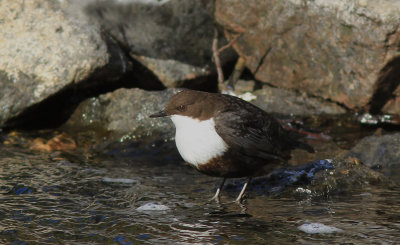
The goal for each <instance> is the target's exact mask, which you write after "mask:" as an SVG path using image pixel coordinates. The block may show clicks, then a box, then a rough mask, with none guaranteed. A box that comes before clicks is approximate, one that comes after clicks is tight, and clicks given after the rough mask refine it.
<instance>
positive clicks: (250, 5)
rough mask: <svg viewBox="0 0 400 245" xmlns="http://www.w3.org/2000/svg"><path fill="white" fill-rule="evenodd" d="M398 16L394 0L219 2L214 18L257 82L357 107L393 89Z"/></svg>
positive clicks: (396, 55) (397, 8)
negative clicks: (231, 40)
mask: <svg viewBox="0 0 400 245" xmlns="http://www.w3.org/2000/svg"><path fill="white" fill-rule="evenodd" d="M399 14H400V4H399V2H397V1H353V0H343V1H307V2H304V1H295V0H290V1H277V0H267V1H244V0H217V1H216V13H215V16H216V20H217V22H218V23H219V24H221V25H222V26H223V27H224V28H225V29H226V30H227V32H226V34H227V36H228V38H229V39H233V38H234V37H236V36H237V35H240V37H239V38H238V40H237V41H236V42H235V43H234V44H233V47H234V49H235V50H236V51H237V52H238V54H239V56H241V57H243V58H244V59H245V61H246V66H247V67H248V68H249V69H250V71H251V72H252V73H253V74H254V75H255V78H256V79H257V80H258V81H261V82H265V83H269V84H272V85H274V86H277V87H281V88H287V89H294V90H297V91H300V92H301V93H302V92H305V93H307V94H310V95H313V96H317V97H320V98H324V99H327V100H330V101H334V102H338V103H340V104H343V105H345V106H346V107H348V108H360V107H363V106H365V105H367V103H368V102H369V101H370V98H371V97H372V95H373V93H374V89H377V90H376V91H378V90H379V88H380V87H382V88H388V90H385V89H383V90H385V91H386V96H383V98H381V99H385V100H388V99H389V98H390V96H389V95H391V94H392V92H394V89H395V88H396V87H397V84H398V71H399V65H398V64H397V63H399V62H398V61H399V59H398V58H396V57H398V55H399V50H398V48H397V47H398V45H399V42H400V39H399V38H398V36H399V35H398V34H399V28H398V16H399ZM377 27H379V28H377ZM392 59H395V62H391V60H392ZM387 63H388V64H389V65H388V66H387V67H385V66H386V64H387ZM382 69H383V70H384V72H383V74H379V73H380V71H381V70H382ZM378 80H379V81H380V82H378V83H377V85H378V86H377V87H378V88H374V85H375V83H376V82H377V81H378ZM385 84H386V85H388V84H391V85H393V86H385ZM385 91H383V92H385ZM387 92H388V93H387ZM397 94H398V93H397ZM377 95H378V96H375V97H376V99H378V98H379V97H382V96H379V95H382V94H379V93H378V94H377Z"/></svg>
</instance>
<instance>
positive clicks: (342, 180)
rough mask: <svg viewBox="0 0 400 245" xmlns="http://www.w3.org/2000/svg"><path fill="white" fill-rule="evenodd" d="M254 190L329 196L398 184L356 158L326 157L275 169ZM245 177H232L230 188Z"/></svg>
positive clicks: (255, 183)
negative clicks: (236, 179)
mask: <svg viewBox="0 0 400 245" xmlns="http://www.w3.org/2000/svg"><path fill="white" fill-rule="evenodd" d="M251 183H252V184H251V185H250V186H249V189H250V190H253V191H255V192H256V193H258V194H260V195H280V196H293V195H295V196H296V195H298V196H304V195H305V196H307V195H310V196H313V197H316V196H320V197H328V196H332V195H340V194H342V193H350V192H352V191H355V190H359V191H361V190H364V189H366V188H370V187H371V186H380V187H383V188H387V187H389V186H394V185H393V182H392V181H391V180H390V179H389V178H388V177H387V176H385V175H384V174H382V173H380V172H377V171H375V170H372V169H371V168H369V167H368V166H365V165H363V164H361V163H360V162H357V161H353V160H352V159H350V158H349V159H341V158H337V159H326V160H318V161H313V162H310V163H306V164H299V165H297V166H293V167H285V168H280V169H277V170H274V171H273V172H272V173H270V174H269V175H267V176H265V177H258V178H255V179H254V180H252V182H251ZM242 186H243V181H231V182H230V183H229V184H228V185H227V189H228V190H231V191H234V192H238V191H240V190H241V188H242Z"/></svg>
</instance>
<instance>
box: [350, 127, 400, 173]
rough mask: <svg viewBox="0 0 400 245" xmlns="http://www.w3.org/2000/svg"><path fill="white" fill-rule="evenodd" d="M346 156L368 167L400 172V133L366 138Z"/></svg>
mask: <svg viewBox="0 0 400 245" xmlns="http://www.w3.org/2000/svg"><path fill="white" fill-rule="evenodd" d="M346 156H347V157H355V158H358V159H360V160H361V162H362V163H363V164H365V165H366V166H368V167H373V168H376V167H382V168H383V169H387V170H390V169H391V168H392V167H397V168H398V169H399V170H400V133H395V134H388V135H383V136H368V137H365V138H363V139H362V140H361V141H360V142H358V144H357V145H356V146H355V147H353V148H352V149H351V150H350V151H349V152H347V153H346Z"/></svg>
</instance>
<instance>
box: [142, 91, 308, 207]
mask: <svg viewBox="0 0 400 245" xmlns="http://www.w3.org/2000/svg"><path fill="white" fill-rule="evenodd" d="M165 116H169V117H170V118H171V120H172V122H173V123H174V124H175V128H176V132H175V143H176V146H177V148H178V151H179V153H180V155H181V156H182V158H183V159H184V160H185V161H186V162H187V163H188V164H189V165H191V166H192V167H194V168H195V169H197V170H198V171H200V172H201V173H204V174H207V175H210V176H215V177H222V178H223V180H222V183H221V185H220V186H219V188H218V189H217V192H216V193H215V195H214V197H213V198H212V199H211V200H213V199H214V200H216V201H219V196H220V193H221V189H222V187H223V185H224V183H225V180H226V178H241V177H247V181H246V183H245V184H244V186H243V188H242V190H241V192H240V194H239V196H238V197H237V199H236V201H237V202H240V201H241V200H242V198H243V195H244V193H245V191H246V188H247V185H248V184H249V182H250V181H251V178H252V177H254V176H257V175H260V174H262V173H263V170H264V168H265V167H271V166H276V164H277V163H279V162H286V161H287V160H288V159H289V158H290V155H289V154H290V150H292V149H295V148H300V149H304V150H307V151H308V152H314V150H313V148H312V147H311V146H309V145H307V144H305V143H302V142H300V141H297V140H296V139H295V137H293V136H292V134H290V133H289V132H288V131H286V130H285V129H283V128H282V126H281V125H280V124H279V122H278V121H277V120H276V119H275V118H273V117H272V116H271V115H269V114H267V113H266V112H265V111H263V110H262V109H260V108H258V107H257V106H255V105H253V104H250V103H249V102H246V101H244V100H242V99H240V98H237V97H234V96H231V95H225V94H216V93H207V92H200V91H194V90H183V91H181V92H179V93H177V94H176V95H174V96H173V97H172V98H171V100H170V101H169V103H168V105H167V106H166V107H165V109H164V110H162V111H160V112H158V113H155V114H152V115H150V117H152V118H153V117H165Z"/></svg>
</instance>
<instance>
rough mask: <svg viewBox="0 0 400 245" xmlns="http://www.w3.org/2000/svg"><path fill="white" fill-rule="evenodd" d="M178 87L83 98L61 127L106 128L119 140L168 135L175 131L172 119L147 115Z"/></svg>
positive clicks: (136, 90)
mask: <svg viewBox="0 0 400 245" xmlns="http://www.w3.org/2000/svg"><path fill="white" fill-rule="evenodd" d="M178 91H179V90H178V89H166V90H163V91H158V92H149V91H145V90H141V89H118V90H116V91H114V92H110V93H107V94H104V95H100V96H98V97H94V98H90V99H87V100H85V101H84V102H82V103H81V104H80V105H79V106H78V108H77V109H76V110H75V112H74V113H73V115H72V116H71V118H70V119H69V120H68V121H67V122H66V124H65V125H64V126H63V127H64V128H65V129H67V131H71V130H74V129H78V130H82V129H88V130H94V131H97V132H99V133H101V132H103V130H106V131H107V132H110V133H112V134H113V135H115V137H119V138H120V139H122V140H123V139H133V140H134V139H138V138H142V137H152V136H153V138H158V139H161V138H164V139H170V138H172V137H173V136H174V134H175V128H174V126H173V124H172V122H171V120H170V119H169V118H149V115H151V114H153V113H155V112H159V111H161V110H162V109H163V108H164V107H165V106H166V104H167V103H168V101H169V100H170V98H171V97H172V96H173V95H174V94H175V93H177V92H178ZM115 137H112V139H111V140H114V139H115Z"/></svg>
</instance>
